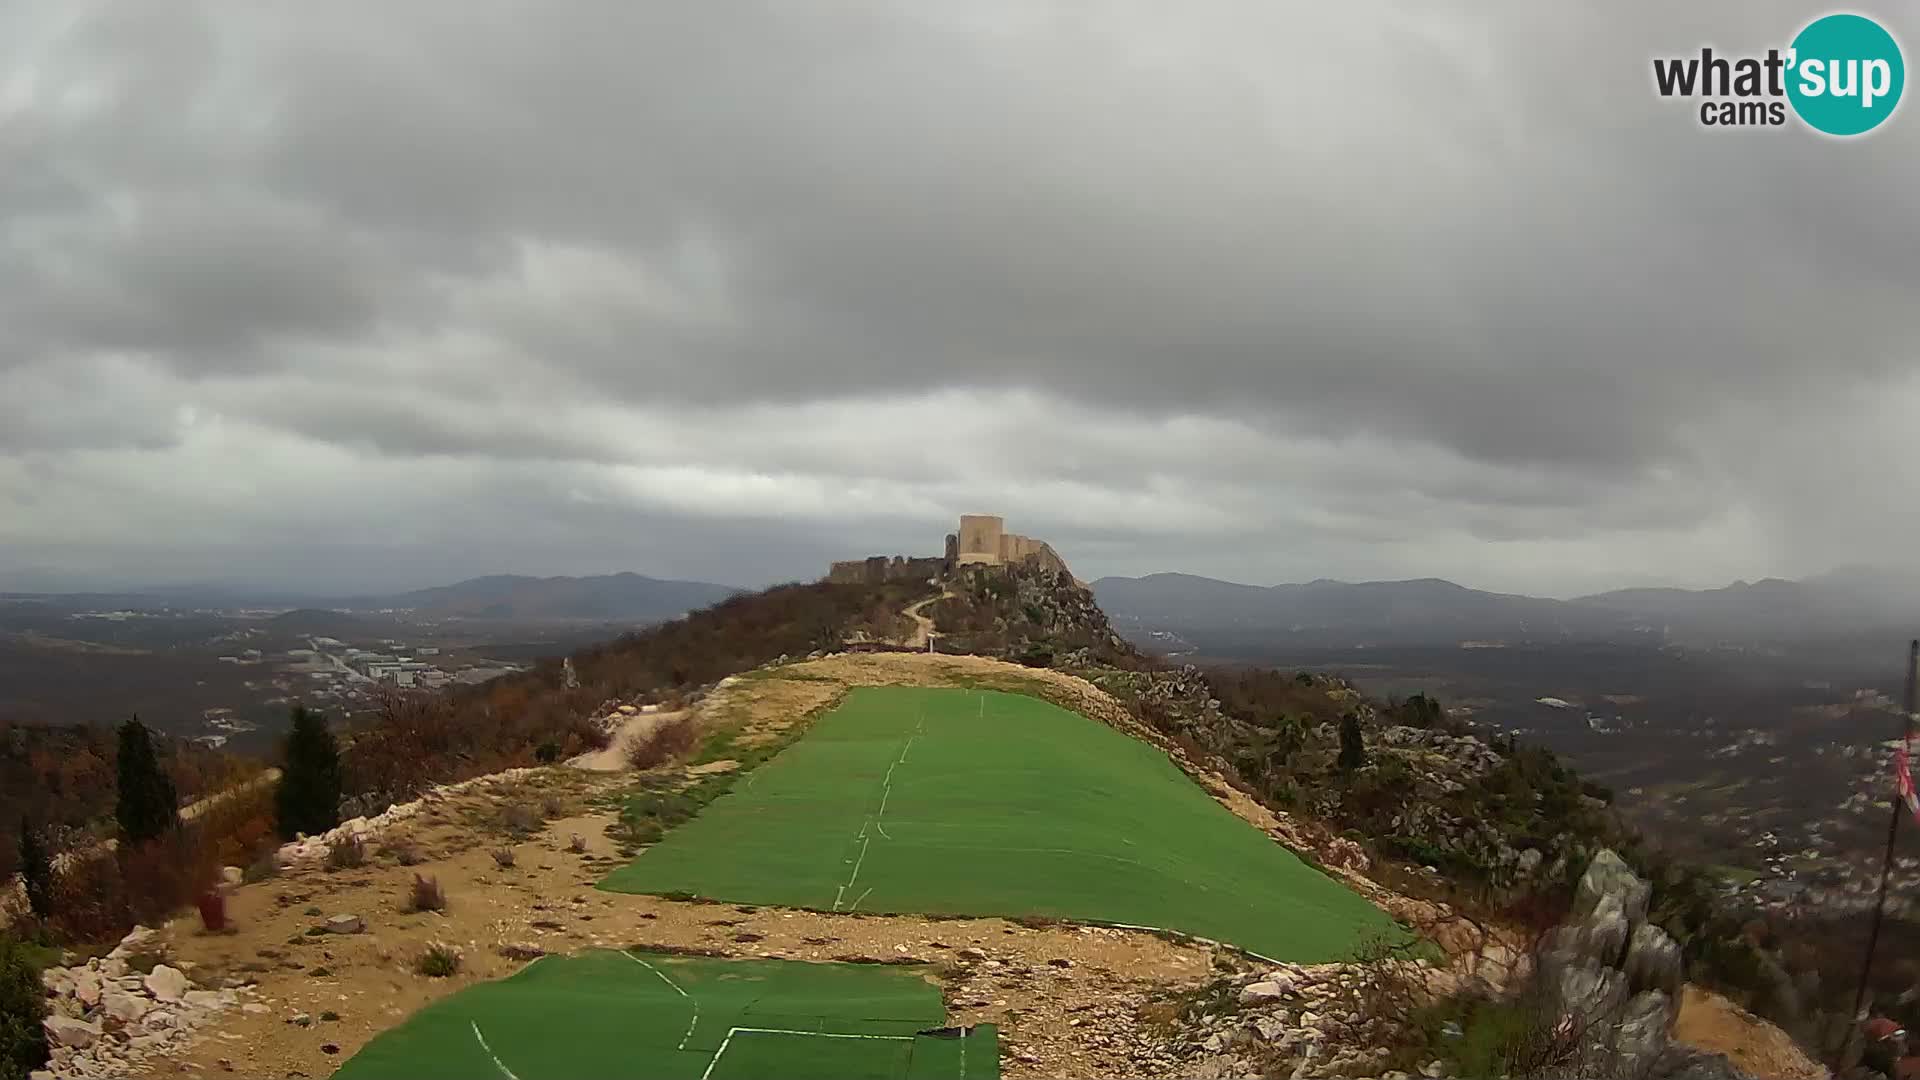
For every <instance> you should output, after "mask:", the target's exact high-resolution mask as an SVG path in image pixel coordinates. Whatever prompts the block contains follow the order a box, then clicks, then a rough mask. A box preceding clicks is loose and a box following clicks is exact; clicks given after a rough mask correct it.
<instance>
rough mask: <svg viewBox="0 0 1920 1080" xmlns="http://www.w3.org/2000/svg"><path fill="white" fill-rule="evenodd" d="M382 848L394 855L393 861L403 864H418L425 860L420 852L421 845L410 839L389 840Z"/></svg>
mask: <svg viewBox="0 0 1920 1080" xmlns="http://www.w3.org/2000/svg"><path fill="white" fill-rule="evenodd" d="M382 850H384V851H385V852H386V853H387V854H388V855H391V856H393V861H394V862H396V863H399V864H400V865H401V866H418V865H420V864H421V863H422V862H424V861H425V857H424V856H422V855H421V854H420V846H419V845H418V844H415V843H414V842H413V841H412V840H409V839H404V838H403V839H399V840H389V841H387V843H386V846H385V847H384V848H383V849H382Z"/></svg>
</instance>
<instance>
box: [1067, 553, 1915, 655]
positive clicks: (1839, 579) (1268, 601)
mask: <svg viewBox="0 0 1920 1080" xmlns="http://www.w3.org/2000/svg"><path fill="white" fill-rule="evenodd" d="M1093 592H1094V596H1095V597H1097V598H1098V599H1099V601H1100V606H1101V607H1102V608H1103V609H1105V611H1106V612H1107V614H1108V615H1109V616H1111V617H1112V618H1114V619H1115V620H1116V621H1118V622H1120V623H1122V624H1123V625H1131V626H1133V627H1135V628H1137V629H1142V630H1168V631H1173V632H1176V633H1178V632H1238V633H1242V634H1260V635H1267V636H1273V637H1276V638H1280V639H1285V640H1289V641H1292V642H1294V643H1298V644H1314V645H1355V644H1378V645H1390V644H1391V645H1412V644H1441V643H1447V644H1457V643H1460V642H1463V641H1497V642H1507V643H1518V642H1528V641H1568V640H1582V639H1592V640H1607V639H1616V638H1622V637H1637V638H1645V637H1648V636H1658V637H1660V638H1662V639H1665V640H1673V641H1677V642H1681V643H1693V644H1711V643H1715V642H1720V641H1726V642H1768V641H1786V640H1799V639H1808V638H1816V637H1825V636H1832V635H1836V634H1849V633H1854V632H1864V631H1868V630H1878V629H1882V628H1887V629H1891V628H1896V627H1900V626H1906V627H1908V628H1910V630H1912V631H1914V632H1920V579H1917V578H1915V577H1911V576H1908V575H1903V574H1899V573H1895V572H1890V571H1875V570H1862V569H1849V570H1844V571H1836V572H1834V573H1832V574H1825V575H1821V576H1819V577H1815V578H1809V579H1807V580H1805V581H1783V580H1780V579H1778V578H1769V579H1767V580H1764V581H1758V582H1754V583H1751V584H1749V583H1747V582H1735V583H1733V584H1732V585H1728V586H1726V587H1725V588H1720V589H1697V590H1696V589H1620V590H1616V591H1613V592H1605V593H1598V594H1595V595H1593V596H1583V597H1578V598H1575V599H1572V600H1550V599H1544V598H1541V597H1534V596H1518V595H1514V594H1510V593H1494V592H1484V591H1481V590H1478V589H1470V588H1467V587H1465V586H1462V585H1456V584H1454V583H1453V582H1451V581H1443V580H1440V579H1438V578H1422V579H1418V580H1414V581H1368V582H1357V583H1350V582H1342V581H1328V580H1324V579H1323V580H1320V581H1312V582H1308V583H1306V584H1303V585H1274V586H1265V587H1263V586H1258V585H1241V584H1237V583H1234V582H1230V581H1219V580H1215V579H1213V578H1205V577H1196V576H1193V575H1190V574H1151V575H1148V576H1146V577H1139V578H1127V577H1107V578H1101V579H1099V580H1098V581H1095V582H1094V583H1093Z"/></svg>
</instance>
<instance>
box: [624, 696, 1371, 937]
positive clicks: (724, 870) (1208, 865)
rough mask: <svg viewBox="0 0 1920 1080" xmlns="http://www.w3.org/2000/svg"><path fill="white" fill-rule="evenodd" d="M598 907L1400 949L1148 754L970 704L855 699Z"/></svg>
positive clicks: (1330, 886)
mask: <svg viewBox="0 0 1920 1080" xmlns="http://www.w3.org/2000/svg"><path fill="white" fill-rule="evenodd" d="M601 888H603V889H607V890H610V891H614V892H637V893H651V894H655V895H666V894H680V895H686V894H691V895H694V896H699V897H704V898H709V899H715V900H725V901H730V902H735V903H752V904H773V905H783V906H788V907H804V908H815V909H819V910H823V911H852V912H879V913H921V914H945V915H1005V916H1015V917H1018V916H1041V917H1051V918H1062V919H1076V920H1083V921H1093V922H1106V923H1112V924H1117V925H1128V926H1145V927H1153V928H1160V929H1168V930H1176V931H1180V932H1183V933H1187V934H1194V935H1199V936H1202V937H1207V938H1212V939H1215V940H1218V941H1224V942H1228V943H1230V944H1233V945H1237V946H1239V947H1241V948H1244V949H1247V950H1250V951H1252V952H1255V953H1258V954H1260V955H1262V956H1266V957H1270V958H1273V959H1276V960H1288V961H1296V962H1303V963H1314V962H1322V961H1330V960H1337V959H1344V958H1348V957H1351V956H1353V955H1354V954H1355V952H1356V951H1357V950H1358V949H1359V948H1360V947H1361V946H1362V945H1363V944H1365V943H1367V942H1369V941H1374V940H1379V939H1389V940H1394V941H1404V940H1407V935H1406V934H1405V933H1404V931H1402V930H1401V929H1400V928H1399V927H1397V926H1395V924H1394V923H1393V922H1392V921H1391V920H1390V919H1388V918H1387V916H1386V915H1385V914H1383V913H1382V912H1380V911H1379V910H1378V909H1377V908H1375V907H1373V906H1372V905H1371V904H1369V903H1367V902H1366V901H1365V900H1363V899H1361V898H1360V897H1359V896H1357V895H1355V894H1354V893H1353V892H1351V891H1349V890H1348V889H1347V888H1346V887H1345V886H1343V885H1341V884H1339V883H1338V882H1336V881H1334V880H1333V879H1331V878H1329V877H1327V876H1326V875H1324V874H1322V873H1320V872H1318V871H1316V870H1314V869H1313V868H1311V867H1309V866H1307V865H1306V864H1305V863H1303V862H1301V861H1300V859H1298V858H1297V857H1295V856H1294V855H1293V853H1291V852H1289V851H1287V850H1286V849H1285V848H1283V847H1281V846H1280V845H1278V844H1275V843H1274V842H1273V841H1272V840H1270V839H1269V838H1267V837H1266V836H1265V835H1263V834H1262V833H1261V832H1260V831H1259V830H1257V829H1254V828H1252V827H1250V826H1249V825H1247V824H1246V823H1245V822H1243V821H1241V820H1240V819H1239V818H1237V817H1235V816H1234V815H1233V814H1232V813H1231V812H1230V811H1228V810H1227V809H1226V808H1225V807H1223V806H1221V805H1220V804H1219V803H1217V802H1215V801H1214V800H1213V799H1212V798H1210V797H1209V796H1207V795H1206V793H1204V792H1203V791H1201V790H1200V788H1198V787H1197V786H1195V785H1194V784H1193V782H1192V781H1191V780H1189V779H1188V778H1187V777H1186V776H1185V775H1184V774H1182V773H1181V772H1180V771H1179V770H1178V769H1177V768H1175V767H1174V765H1173V763H1172V762H1170V761H1169V760H1167V757H1166V755H1165V754H1163V753H1162V752H1160V751H1159V750H1156V749H1154V748H1153V747H1151V746H1148V745H1146V744H1144V743H1141V742H1138V741H1136V740H1134V739H1131V738H1128V737H1127V736H1126V735H1123V734H1121V733H1120V732H1117V731H1114V730H1113V729H1111V728H1109V727H1107V726H1106V725H1104V724H1100V723H1097V722H1095V721H1092V720H1089V719H1087V718H1085V717H1083V716H1079V715H1076V714H1074V713H1071V712H1068V711H1066V710H1064V709H1061V708H1058V707H1056V706H1054V705H1050V704H1048V703H1046V702H1043V701H1039V700H1037V699H1034V698H1030V697H1025V696H1022V695H1018V694H1006V693H990V692H976V691H969V690H951V689H906V688H861V689H856V690H854V691H852V692H851V693H850V694H849V695H848V697H847V698H846V700H845V701H844V702H843V703H842V704H841V705H840V707H839V708H837V709H835V710H833V711H832V712H830V713H828V714H827V715H825V716H823V717H821V718H820V719H819V720H818V721H816V722H815V723H814V724H813V725H812V726H811V727H810V728H809V729H808V731H807V733H806V735H805V736H804V737H802V738H800V739H799V740H798V741H797V742H795V743H794V744H793V745H792V746H790V747H788V748H786V749H785V750H784V751H783V752H781V753H780V754H779V756H777V757H775V758H774V759H773V760H771V761H769V762H767V763H766V764H765V765H763V766H761V767H760V768H758V769H756V770H754V771H752V772H750V773H747V774H746V775H745V776H744V777H741V778H740V779H739V780H738V781H737V782H735V783H734V784H733V785H732V790H731V791H729V792H728V793H726V794H724V795H721V796H719V797H718V798H717V799H715V800H714V801H713V802H712V803H711V805H709V806H707V807H706V809H705V810H704V811H703V812H702V813H700V814H699V816H697V817H694V818H693V819H692V820H690V821H686V822H685V823H684V824H680V825H679V826H678V827H677V828H674V829H673V830H672V831H671V832H668V833H667V834H666V836H665V838H664V839H663V840H662V841H661V842H660V843H659V844H657V845H656V846H654V847H653V848H651V849H650V850H648V851H646V852H645V853H644V854H642V855H641V856H640V857H639V858H638V859H636V860H635V861H634V862H632V863H631V864H629V865H628V866H625V867H623V868H621V869H619V870H617V871H615V872H614V873H613V874H612V875H611V876H609V877H608V878H607V879H606V880H605V881H604V882H602V883H601Z"/></svg>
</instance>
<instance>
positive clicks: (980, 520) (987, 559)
mask: <svg viewBox="0 0 1920 1080" xmlns="http://www.w3.org/2000/svg"><path fill="white" fill-rule="evenodd" d="M1005 534H1006V523H1005V522H1004V521H1002V520H1001V519H1000V518H999V517H997V516H995V515H993V514H962V515H960V542H959V545H958V547H959V553H958V554H959V559H958V561H959V563H960V565H962V566H965V565H967V564H968V563H987V564H989V565H998V564H999V563H1000V561H1001V556H1000V548H1001V537H1002V536H1004V535H1005Z"/></svg>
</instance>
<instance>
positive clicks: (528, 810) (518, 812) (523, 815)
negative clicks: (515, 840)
mask: <svg viewBox="0 0 1920 1080" xmlns="http://www.w3.org/2000/svg"><path fill="white" fill-rule="evenodd" d="M545 823H546V821H545V819H544V818H542V817H541V816H540V810H539V809H538V808H537V807H533V806H529V805H527V804H526V803H514V804H512V805H511V806H508V807H507V808H506V809H504V810H502V811H500V824H501V827H503V828H505V829H506V830H507V831H508V832H511V833H521V834H524V833H532V832H538V831H540V826H541V825H543V824H545Z"/></svg>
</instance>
